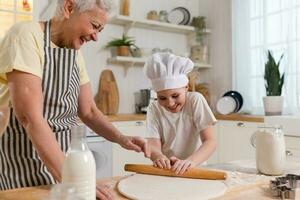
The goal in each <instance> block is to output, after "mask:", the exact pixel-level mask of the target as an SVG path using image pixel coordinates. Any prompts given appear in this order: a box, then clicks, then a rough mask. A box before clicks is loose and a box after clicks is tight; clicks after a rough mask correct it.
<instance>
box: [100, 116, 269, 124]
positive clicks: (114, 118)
mask: <svg viewBox="0 0 300 200" xmlns="http://www.w3.org/2000/svg"><path fill="white" fill-rule="evenodd" d="M106 117H107V118H108V120H109V121H110V122H118V121H143V120H146V115H145V114H116V115H106ZM215 117H216V119H217V120H228V121H244V122H259V123H264V121H265V120H264V116H259V115H241V114H231V115H220V114H215Z"/></svg>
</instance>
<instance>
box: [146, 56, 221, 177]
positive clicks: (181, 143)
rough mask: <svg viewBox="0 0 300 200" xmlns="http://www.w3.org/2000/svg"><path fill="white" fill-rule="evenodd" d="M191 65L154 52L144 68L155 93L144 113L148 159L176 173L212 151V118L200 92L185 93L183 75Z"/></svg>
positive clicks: (190, 68) (201, 159) (189, 69)
mask: <svg viewBox="0 0 300 200" xmlns="http://www.w3.org/2000/svg"><path fill="white" fill-rule="evenodd" d="M193 66H194V64H193V62H192V61H191V60H190V59H188V58H184V57H179V56H175V55H173V54H170V53H156V54H153V55H152V57H151V58H150V59H149V61H148V62H147V63H146V64H145V67H144V72H145V74H146V76H147V77H148V78H149V79H150V80H151V83H152V87H153V89H154V90H155V91H156V92H157V101H154V102H152V103H150V105H149V107H148V110H147V134H148V144H149V146H150V149H151V160H152V161H153V164H154V166H155V167H159V168H164V169H171V170H173V171H175V173H176V174H182V173H184V172H185V171H186V170H188V169H189V168H192V167H195V166H198V165H200V164H202V163H204V162H205V161H206V160H207V159H208V158H209V156H210V155H211V154H212V153H213V152H214V150H215V148H216V139H215V136H214V134H213V129H212V125H213V124H214V123H215V122H216V119H215V117H214V115H213V113H212V111H211V110H210V108H209V106H208V104H207V102H206V100H205V99H204V97H203V96H202V95H201V94H200V93H198V92H188V78H187V73H189V72H190V71H191V70H192V69H193Z"/></svg>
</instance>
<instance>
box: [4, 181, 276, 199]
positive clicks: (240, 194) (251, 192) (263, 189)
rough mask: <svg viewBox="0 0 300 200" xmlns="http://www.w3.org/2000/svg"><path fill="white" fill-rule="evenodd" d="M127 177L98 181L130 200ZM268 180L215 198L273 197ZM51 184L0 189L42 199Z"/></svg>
mask: <svg viewBox="0 0 300 200" xmlns="http://www.w3.org/2000/svg"><path fill="white" fill-rule="evenodd" d="M122 178H126V177H115V178H110V179H103V180H98V181H97V183H104V184H107V185H108V186H109V187H110V188H112V189H113V194H114V196H115V199H118V200H128V198H126V197H124V196H123V195H122V194H120V193H119V192H118V191H117V187H116V185H117V183H118V181H119V180H121V179H122ZM268 188H269V187H268V182H261V183H256V184H253V185H248V186H243V187H237V188H234V189H231V190H229V191H227V192H226V194H225V195H224V196H222V197H218V198H216V199H215V200H234V199H241V198H243V199H260V200H269V199H272V196H271V195H270V192H268ZM49 189H50V186H38V187H28V188H20V189H14V190H6V191H0V199H1V200H16V199H22V200H41V199H43V198H46V197H47V196H48V193H49Z"/></svg>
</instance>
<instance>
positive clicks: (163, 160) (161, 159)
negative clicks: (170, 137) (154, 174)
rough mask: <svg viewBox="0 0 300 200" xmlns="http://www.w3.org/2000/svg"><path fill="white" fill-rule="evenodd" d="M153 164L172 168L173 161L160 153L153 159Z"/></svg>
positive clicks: (163, 167)
mask: <svg viewBox="0 0 300 200" xmlns="http://www.w3.org/2000/svg"><path fill="white" fill-rule="evenodd" d="M153 166H154V167H158V168H161V169H171V161H170V160H169V159H168V158H167V157H166V156H165V155H162V154H161V155H159V156H157V158H155V160H153Z"/></svg>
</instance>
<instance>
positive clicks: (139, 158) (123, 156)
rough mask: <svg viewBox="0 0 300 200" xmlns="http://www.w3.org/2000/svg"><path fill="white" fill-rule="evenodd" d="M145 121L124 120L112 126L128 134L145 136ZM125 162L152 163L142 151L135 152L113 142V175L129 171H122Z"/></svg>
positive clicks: (124, 173)
mask: <svg viewBox="0 0 300 200" xmlns="http://www.w3.org/2000/svg"><path fill="white" fill-rule="evenodd" d="M145 123H146V122H145V121H125V122H114V123H113V124H114V126H116V128H117V129H118V130H119V131H120V132H121V133H123V134H124V135H128V136H141V137H145V133H146V124H145ZM126 163H132V164H152V161H151V160H150V159H148V158H145V157H144V154H143V153H137V152H134V151H128V150H126V149H124V148H122V147H121V146H120V145H118V144H116V143H114V144H113V172H112V173H113V176H124V175H128V174H130V173H128V172H125V171H124V165H125V164H126Z"/></svg>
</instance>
